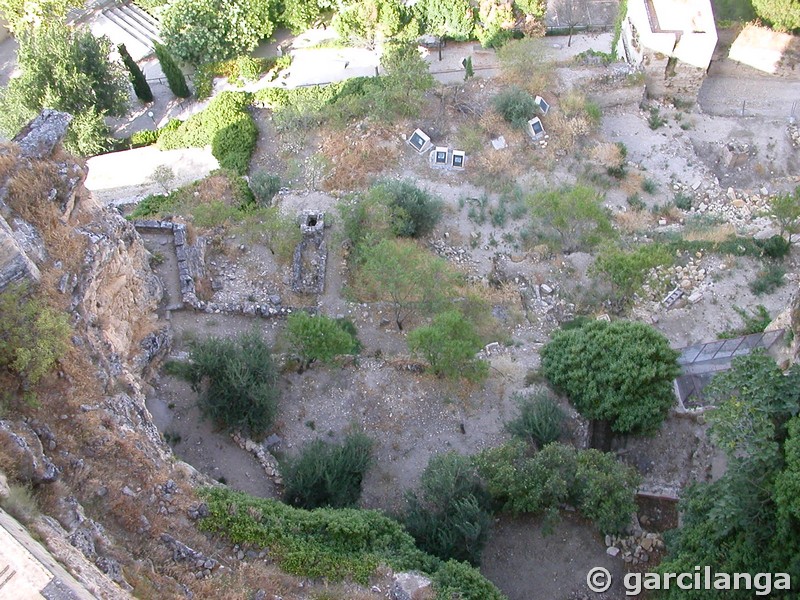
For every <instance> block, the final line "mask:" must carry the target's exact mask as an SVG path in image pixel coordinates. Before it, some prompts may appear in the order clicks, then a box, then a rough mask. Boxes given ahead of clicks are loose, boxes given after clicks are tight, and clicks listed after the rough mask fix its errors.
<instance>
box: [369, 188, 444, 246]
mask: <svg viewBox="0 0 800 600" xmlns="http://www.w3.org/2000/svg"><path fill="white" fill-rule="evenodd" d="M368 196H369V200H371V201H373V202H376V203H380V204H383V205H384V206H386V207H388V208H389V210H390V211H391V217H390V218H391V226H392V232H393V233H394V234H395V235H398V236H401V237H413V238H419V237H424V236H425V235H427V234H429V233H430V232H431V231H433V228H434V227H436V224H437V223H438V222H439V219H441V218H442V207H443V203H442V200H441V199H440V198H438V197H436V196H434V195H433V194H431V193H429V192H426V191H425V190H423V189H421V188H418V187H417V186H416V185H414V183H412V182H411V181H384V182H381V183H378V184H377V185H375V186H373V187H372V188H371V189H370V191H369V194H368Z"/></svg>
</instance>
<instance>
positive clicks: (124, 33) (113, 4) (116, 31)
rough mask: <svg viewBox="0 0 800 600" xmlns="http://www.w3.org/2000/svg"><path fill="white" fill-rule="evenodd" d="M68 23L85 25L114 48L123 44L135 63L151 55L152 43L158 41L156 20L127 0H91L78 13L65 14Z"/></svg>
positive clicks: (158, 27)
mask: <svg viewBox="0 0 800 600" xmlns="http://www.w3.org/2000/svg"><path fill="white" fill-rule="evenodd" d="M68 20H69V21H70V22H72V23H85V24H87V25H88V26H89V29H91V31H92V33H93V34H94V35H96V36H98V37H99V36H106V37H108V38H109V39H110V40H111V42H112V43H113V44H114V45H115V46H116V45H118V44H125V47H126V48H127V49H128V52H129V53H130V55H131V56H132V57H133V60H135V61H137V62H138V61H141V60H142V59H144V58H147V57H149V56H151V55H152V54H153V50H154V45H153V43H154V42H161V38H160V36H159V33H158V32H159V29H160V28H161V25H160V24H159V22H158V20H157V19H155V18H153V17H152V16H151V15H149V14H148V13H146V12H145V11H143V10H142V9H141V8H139V7H138V6H136V5H135V4H133V3H132V2H131V1H130V0H122V1H119V0H93V1H89V2H87V4H86V6H85V7H84V8H82V9H81V10H73V11H70V13H69V14H68Z"/></svg>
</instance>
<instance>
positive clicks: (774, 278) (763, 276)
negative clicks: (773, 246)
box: [749, 263, 786, 296]
mask: <svg viewBox="0 0 800 600" xmlns="http://www.w3.org/2000/svg"><path fill="white" fill-rule="evenodd" d="M784 275H786V269H785V268H783V267H782V266H781V265H778V264H774V263H769V264H767V265H765V266H764V268H762V269H761V270H760V271H759V272H758V275H757V276H756V278H755V279H754V280H753V281H751V282H750V286H749V287H750V291H751V292H753V293H754V294H755V295H756V296H761V295H762V294H771V293H772V292H774V291H775V290H777V289H778V288H779V287H781V286H782V285H783V284H784V283H786V279H785V278H784Z"/></svg>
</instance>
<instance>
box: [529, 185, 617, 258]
mask: <svg viewBox="0 0 800 600" xmlns="http://www.w3.org/2000/svg"><path fill="white" fill-rule="evenodd" d="M529 205H530V208H531V216H532V217H533V220H532V222H531V225H532V230H533V231H534V233H535V234H536V235H537V237H539V238H541V239H543V240H544V241H545V242H547V243H548V244H549V245H550V246H552V247H553V248H554V249H560V250H562V251H563V252H575V251H580V250H587V249H590V248H593V247H594V246H596V245H597V244H599V243H600V242H602V241H603V240H607V239H609V238H613V237H614V236H615V235H616V234H615V231H614V228H613V226H612V225H611V219H610V218H609V213H608V209H606V208H605V207H604V206H603V195H602V194H600V193H599V192H597V191H596V190H595V189H593V188H591V187H588V186H585V185H575V186H567V187H562V188H557V189H550V190H546V191H542V192H538V193H536V194H534V195H533V196H531V197H530V199H529Z"/></svg>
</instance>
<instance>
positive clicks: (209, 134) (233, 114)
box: [158, 92, 258, 174]
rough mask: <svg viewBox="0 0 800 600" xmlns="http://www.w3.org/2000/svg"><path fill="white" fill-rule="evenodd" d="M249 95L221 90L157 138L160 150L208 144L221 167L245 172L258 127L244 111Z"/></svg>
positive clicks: (253, 147)
mask: <svg viewBox="0 0 800 600" xmlns="http://www.w3.org/2000/svg"><path fill="white" fill-rule="evenodd" d="M251 99H252V97H251V96H250V95H249V94H245V93H238V92H222V93H221V94H220V95H219V96H216V97H215V98H214V99H213V100H212V101H211V103H210V104H209V105H208V106H207V107H206V108H205V110H203V111H202V112H199V113H197V114H194V115H192V116H191V117H189V118H188V119H187V120H186V121H184V122H183V123H181V125H180V126H179V127H178V128H177V129H175V130H173V131H164V132H162V133H161V134H160V136H159V138H158V145H159V147H160V148H161V149H163V150H173V149H175V148H197V147H200V148H202V147H203V146H207V145H210V146H211V153H212V154H213V155H214V157H215V158H216V159H217V160H218V161H219V164H220V167H222V168H224V169H232V170H234V171H236V172H237V173H240V174H241V173H244V172H245V171H246V170H247V166H248V164H249V163H250V156H251V155H252V154H253V150H255V146H256V139H257V137H258V129H257V128H256V124H255V122H254V121H253V117H252V116H251V115H250V113H249V112H248V110H247V107H248V106H249V104H250V101H251Z"/></svg>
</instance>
